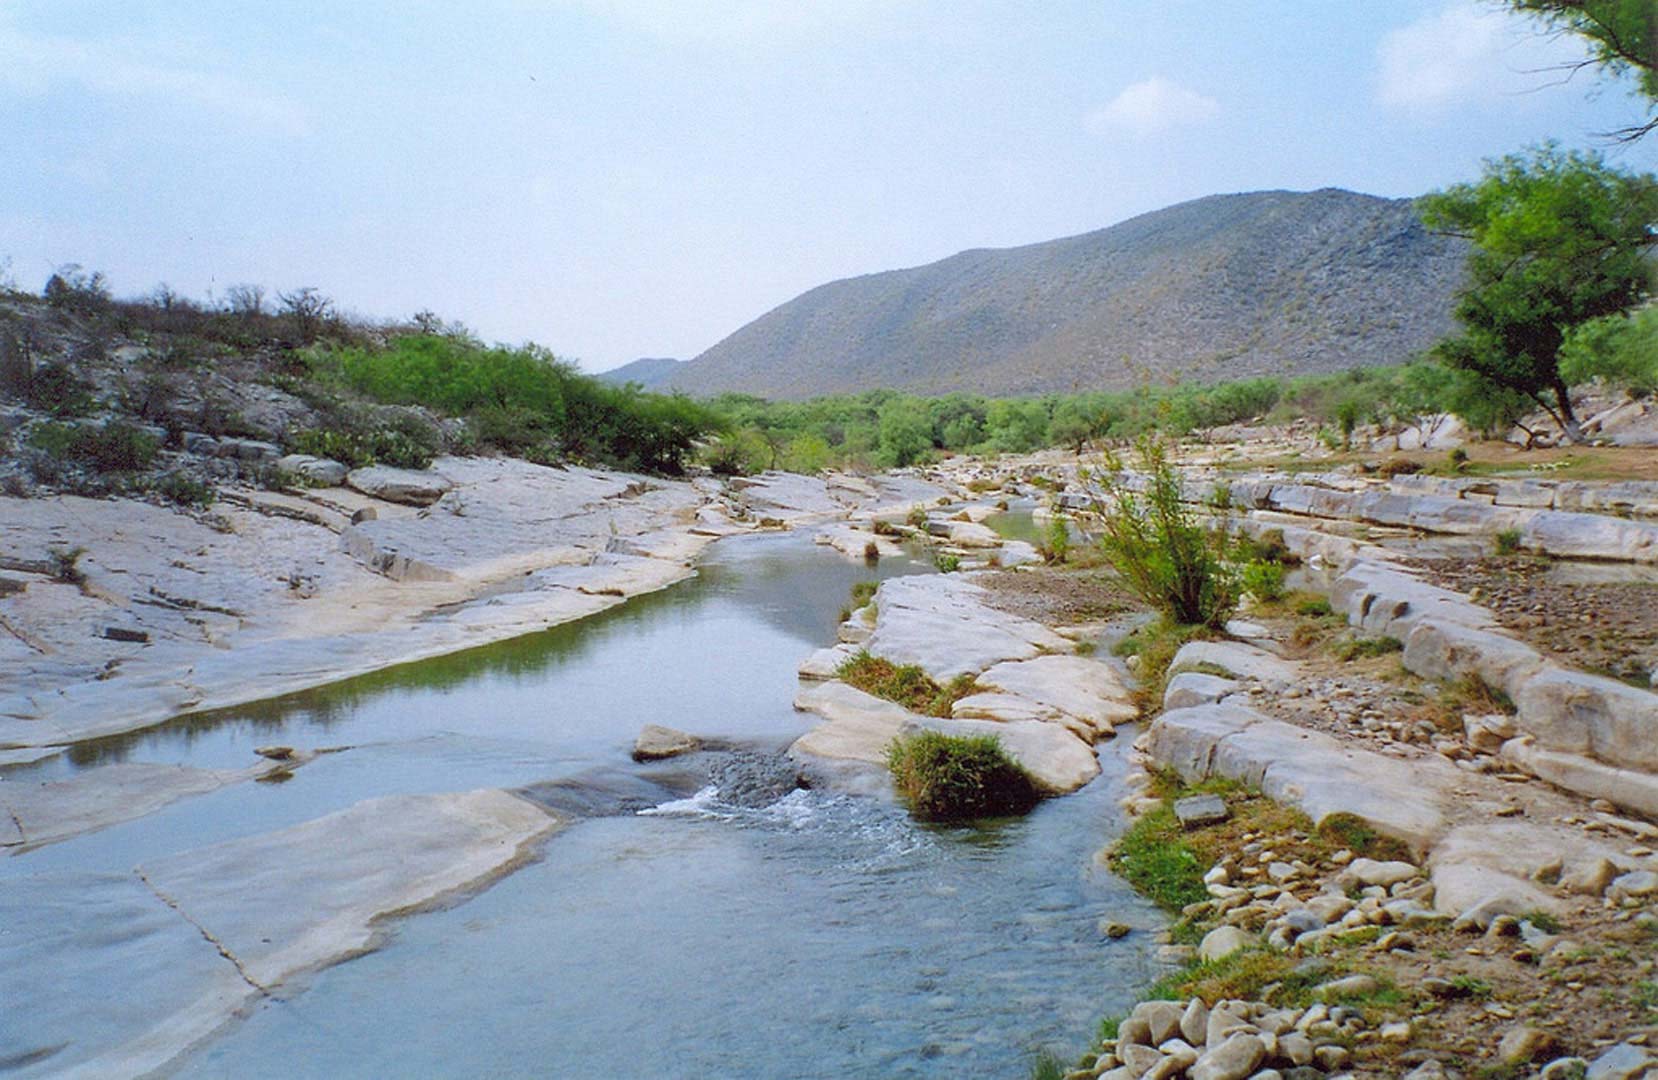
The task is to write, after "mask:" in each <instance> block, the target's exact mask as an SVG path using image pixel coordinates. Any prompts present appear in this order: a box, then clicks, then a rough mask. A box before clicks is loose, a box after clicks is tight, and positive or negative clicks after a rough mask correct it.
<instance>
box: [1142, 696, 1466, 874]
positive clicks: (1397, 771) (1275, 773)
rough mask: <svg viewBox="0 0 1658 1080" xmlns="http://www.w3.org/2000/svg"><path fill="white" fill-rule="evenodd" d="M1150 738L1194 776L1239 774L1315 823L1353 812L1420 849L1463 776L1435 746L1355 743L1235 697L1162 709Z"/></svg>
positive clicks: (1166, 759)
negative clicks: (1395, 752) (1389, 751)
mask: <svg viewBox="0 0 1658 1080" xmlns="http://www.w3.org/2000/svg"><path fill="white" fill-rule="evenodd" d="M1147 748H1148V750H1149V752H1150V753H1151V755H1152V757H1153V758H1155V759H1156V760H1157V761H1159V762H1161V763H1162V764H1165V765H1168V766H1169V767H1171V768H1173V769H1174V770H1175V771H1177V772H1178V773H1180V775H1181V776H1182V777H1184V778H1185V779H1186V780H1188V781H1197V780H1202V779H1205V778H1207V777H1210V776H1224V777H1228V778H1230V779H1233V780H1239V781H1242V782H1243V783H1245V784H1250V785H1252V786H1254V787H1257V788H1259V789H1260V790H1261V791H1262V793H1264V794H1265V795H1267V796H1268V797H1269V798H1271V799H1273V800H1274V801H1276V802H1281V803H1287V804H1289V805H1291V806H1294V807H1296V808H1298V809H1300V810H1301V811H1302V812H1304V813H1305V814H1306V815H1307V816H1308V817H1310V818H1312V819H1313V821H1314V823H1315V824H1316V823H1322V822H1323V821H1325V820H1326V819H1328V818H1330V817H1332V816H1335V815H1337V814H1350V815H1352V816H1354V817H1356V818H1358V819H1360V820H1361V821H1364V822H1366V823H1368V824H1369V825H1370V826H1371V827H1372V828H1374V829H1376V830H1377V831H1378V832H1380V833H1382V834H1384V835H1387V836H1391V837H1393V838H1394V839H1396V840H1399V841H1402V842H1403V843H1405V844H1406V845H1408V846H1410V847H1411V848H1412V849H1413V850H1414V851H1417V852H1424V851H1426V850H1428V848H1429V847H1431V846H1432V844H1433V842H1434V840H1435V839H1436V838H1437V837H1439V836H1440V835H1441V834H1442V833H1443V832H1444V831H1445V818H1444V811H1443V806H1444V804H1445V800H1446V799H1448V798H1450V797H1452V796H1451V793H1452V792H1454V791H1455V789H1456V788H1457V786H1458V785H1459V783H1460V782H1461V776H1462V774H1461V773H1460V772H1459V771H1458V770H1457V769H1456V768H1455V767H1454V766H1452V765H1451V764H1450V763H1448V762H1446V761H1445V760H1444V759H1443V758H1440V757H1438V756H1437V755H1423V756H1420V757H1417V758H1413V759H1408V760H1406V759H1400V758H1393V757H1387V756H1385V755H1382V754H1377V753H1373V752H1371V751H1368V750H1358V749H1348V748H1347V747H1345V746H1343V745H1342V743H1340V742H1339V741H1337V740H1336V739H1334V738H1332V737H1331V736H1329V735H1325V734H1324V733H1322V732H1318V731H1312V730H1309V729H1306V728H1300V727H1296V726H1295V725H1293V724H1286V723H1284V722H1282V721H1279V720H1271V719H1268V718H1267V717H1265V716H1263V715H1262V714H1260V713H1258V712H1256V711H1255V710H1253V709H1250V708H1247V707H1245V706H1242V705H1233V704H1230V703H1229V702H1220V703H1218V704H1214V705H1197V706H1193V707H1191V708H1186V709H1174V710H1171V711H1169V712H1165V713H1164V714H1163V715H1162V716H1160V717H1158V718H1157V720H1156V722H1154V723H1153V724H1152V725H1151V728H1150V729H1149V730H1148V732H1147Z"/></svg>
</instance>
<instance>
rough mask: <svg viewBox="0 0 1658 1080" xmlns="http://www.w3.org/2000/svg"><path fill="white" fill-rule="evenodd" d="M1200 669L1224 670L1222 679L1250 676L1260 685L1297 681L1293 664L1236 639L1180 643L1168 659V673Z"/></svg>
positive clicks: (1277, 686) (1277, 685)
mask: <svg viewBox="0 0 1658 1080" xmlns="http://www.w3.org/2000/svg"><path fill="white" fill-rule="evenodd" d="M1204 668H1215V669H1218V670H1219V671H1222V672H1225V675H1223V676H1221V677H1222V678H1226V677H1231V678H1236V679H1254V680H1255V681H1257V682H1259V683H1261V684H1262V685H1263V686H1266V687H1269V688H1272V689H1277V690H1281V689H1284V688H1285V687H1288V686H1292V685H1294V684H1295V683H1296V682H1297V681H1298V676H1297V674H1296V670H1295V665H1293V664H1290V663H1287V662H1285V661H1283V660H1280V659H1279V658H1278V657H1276V656H1273V655H1272V654H1271V653H1269V652H1267V651H1266V650H1265V649H1259V648H1256V647H1255V646H1253V645H1245V644H1244V643H1242V642H1239V641H1193V642H1189V643H1187V644H1185V645H1182V646H1181V647H1180V651H1179V652H1177V653H1175V654H1174V659H1173V660H1171V661H1170V662H1169V674H1170V675H1180V674H1182V673H1184V672H1189V671H1195V672H1202V671H1203V669H1204ZM1211 674H1213V672H1211Z"/></svg>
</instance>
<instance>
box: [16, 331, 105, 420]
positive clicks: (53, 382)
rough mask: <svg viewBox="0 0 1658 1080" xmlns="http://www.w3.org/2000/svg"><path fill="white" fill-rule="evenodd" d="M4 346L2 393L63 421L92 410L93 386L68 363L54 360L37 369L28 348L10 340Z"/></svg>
mask: <svg viewBox="0 0 1658 1080" xmlns="http://www.w3.org/2000/svg"><path fill="white" fill-rule="evenodd" d="M0 346H3V348H0V359H3V360H4V363H0V390H3V391H5V392H6V393H8V394H11V395H13V396H14V397H17V398H21V399H22V400H23V401H24V402H25V403H27V404H28V405H30V406H32V407H33V408H36V409H39V410H40V411H41V412H44V413H46V414H48V415H50V416H53V417H55V418H57V419H59V420H66V419H69V418H71V417H76V416H85V415H86V414H87V413H89V412H91V411H92V405H93V401H92V384H91V383H89V382H87V381H86V380H84V379H82V378H81V377H80V376H78V375H76V374H75V373H74V371H73V370H71V369H70V367H69V365H68V364H65V363H63V362H62V361H58V360H53V361H50V362H49V363H45V364H41V365H40V366H38V367H37V366H35V364H34V363H33V362H32V361H31V360H30V359H29V356H28V353H27V351H26V350H25V349H24V347H23V346H22V345H20V344H18V343H16V342H15V341H13V340H11V339H10V338H9V337H8V338H7V339H5V340H4V341H0Z"/></svg>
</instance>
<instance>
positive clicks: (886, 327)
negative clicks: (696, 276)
mask: <svg viewBox="0 0 1658 1080" xmlns="http://www.w3.org/2000/svg"><path fill="white" fill-rule="evenodd" d="M1465 252H1466V246H1465V242H1464V241H1461V240H1456V239H1452V238H1448V237H1440V236H1432V235H1429V233H1428V232H1427V231H1426V230H1425V229H1423V227H1422V225H1421V224H1420V223H1419V222H1418V221H1417V219H1416V216H1415V214H1414V213H1413V212H1412V209H1411V204H1410V201H1409V200H1405V199H1381V198H1376V197H1375V196H1371V195H1359V194H1355V193H1353V192H1350V191H1341V190H1337V189H1334V188H1326V189H1324V190H1321V191H1313V192H1305V193H1303V192H1290V191H1262V192H1254V193H1250V194H1243V195H1214V196H1210V197H1209V198H1205V199H1197V200H1195V201H1193V202H1187V203H1181V204H1179V205H1177V206H1171V207H1169V208H1167V209H1165V210H1158V211H1156V212H1154V213H1150V214H1144V215H1142V216H1140V217H1137V218H1133V219H1132V220H1129V221H1125V222H1122V223H1121V224H1118V225H1113V226H1111V227H1110V228H1107V229H1101V230H1099V231H1098V232H1091V233H1084V234H1083V235H1081V236H1072V237H1067V238H1065V239H1062V240H1050V241H1048V242H1046V243H1040V244H1030V245H1027V246H1025V247H1017V248H1006V249H1000V250H984V249H980V250H973V251H964V252H961V253H960V254H958V255H952V256H950V257H949V258H947V259H943V260H941V261H939V262H936V263H931V264H929V265H927V266H920V267H915V268H913V269H908V270H892V271H888V272H886V273H880V274H870V275H867V276H864V277H856V278H848V279H845V280H842V281H833V282H830V283H829V284H827V285H821V286H819V287H817V288H815V289H813V290H811V291H810V292H807V293H804V294H802V295H801V296H798V297H796V298H795V299H793V300H790V301H789V302H788V303H786V304H784V305H782V306H781V307H778V308H774V309H773V310H771V311H769V312H767V313H766V314H765V315H762V316H761V317H760V318H758V319H756V320H754V321H753V322H751V323H749V324H748V325H747V326H744V327H743V328H741V329H740V330H738V331H737V332H736V333H734V334H732V335H731V336H730V337H727V338H726V339H725V340H724V341H721V342H720V343H719V344H717V345H715V346H714V347H713V348H711V349H709V350H708V351H706V352H704V353H703V354H702V355H700V356H698V357H697V358H695V359H694V360H691V361H688V362H686V363H683V364H681V365H679V366H678V367H676V368H674V369H672V374H671V375H669V376H668V377H667V378H666V380H665V382H663V383H659V384H658V385H659V386H662V387H668V388H675V389H683V390H686V391H689V392H691V393H694V394H699V395H701V394H714V393H720V392H722V391H727V390H740V391H744V392H747V393H754V394H760V395H764V396H768V397H776V398H804V397H811V396H815V395H818V394H834V393H846V392H855V391H859V390H866V389H870V388H873V387H879V386H888V387H893V388H896V389H901V390H909V391H914V392H917V393H923V394H935V393H946V392H949V391H953V390H971V391H979V392H983V393H987V394H1027V393H1045V392H1049V391H1069V390H1076V389H1110V388H1117V389H1120V388H1125V387H1130V386H1133V385H1135V384H1137V383H1138V382H1141V381H1143V380H1146V379H1155V380H1172V379H1177V378H1191V379H1197V380H1201V381H1204V382H1212V381H1217V380H1221V379H1236V378H1245V377H1249V376H1256V375H1295V374H1306V373H1315V372H1330V371H1338V370H1343V369H1346V368H1354V367H1364V366H1369V365H1376V364H1388V363H1397V362H1401V361H1404V360H1406V359H1407V358H1409V357H1410V355H1411V354H1412V353H1415V352H1416V351H1418V350H1420V349H1422V348H1425V347H1426V346H1428V345H1431V344H1432V343H1433V342H1434V341H1435V340H1437V339H1438V338H1439V337H1440V336H1442V335H1443V334H1445V333H1446V332H1447V331H1449V330H1450V329H1451V327H1452V323H1451V314H1450V312H1451V293H1452V291H1453V289H1454V288H1455V287H1456V285H1457V284H1458V282H1459V281H1460V280H1461V275H1462V264H1463V257H1464V254H1465ZM640 363H645V361H640ZM629 366H630V367H632V366H633V365H629ZM619 370H620V371H626V370H627V369H626V368H623V369H619Z"/></svg>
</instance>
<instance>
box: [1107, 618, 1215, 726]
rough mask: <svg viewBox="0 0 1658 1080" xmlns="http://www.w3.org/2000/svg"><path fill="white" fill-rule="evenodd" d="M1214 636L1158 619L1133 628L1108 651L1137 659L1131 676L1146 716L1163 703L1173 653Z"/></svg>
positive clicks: (1197, 627) (1207, 630)
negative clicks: (1136, 683) (1188, 644)
mask: <svg viewBox="0 0 1658 1080" xmlns="http://www.w3.org/2000/svg"><path fill="white" fill-rule="evenodd" d="M1214 636H1215V634H1214V631H1212V630H1210V629H1209V628H1208V627H1204V626H1190V625H1182V624H1180V623H1175V622H1171V621H1170V620H1169V619H1166V618H1162V617H1159V618H1156V619H1153V620H1152V621H1150V622H1148V623H1143V624H1141V625H1140V626H1137V627H1135V628H1134V630H1133V631H1131V632H1130V633H1129V634H1128V635H1127V636H1125V637H1123V638H1122V640H1120V641H1118V642H1117V644H1116V645H1115V646H1113V647H1112V650H1111V651H1112V652H1114V653H1115V654H1116V655H1118V656H1137V657H1139V658H1140V659H1139V661H1138V662H1137V664H1136V666H1135V668H1134V677H1135V679H1136V680H1137V681H1138V682H1139V684H1140V689H1139V691H1138V695H1139V697H1140V702H1141V706H1142V708H1144V709H1146V711H1147V712H1148V713H1149V712H1150V711H1152V710H1153V709H1155V707H1156V706H1157V705H1158V704H1159V703H1161V702H1162V700H1163V690H1164V686H1165V684H1166V683H1167V682H1168V674H1169V665H1170V664H1171V663H1173V662H1174V654H1175V653H1177V652H1179V651H1180V647H1181V646H1182V645H1184V644H1186V643H1187V642H1189V641H1199V640H1202V639H1206V638H1212V637H1214Z"/></svg>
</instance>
